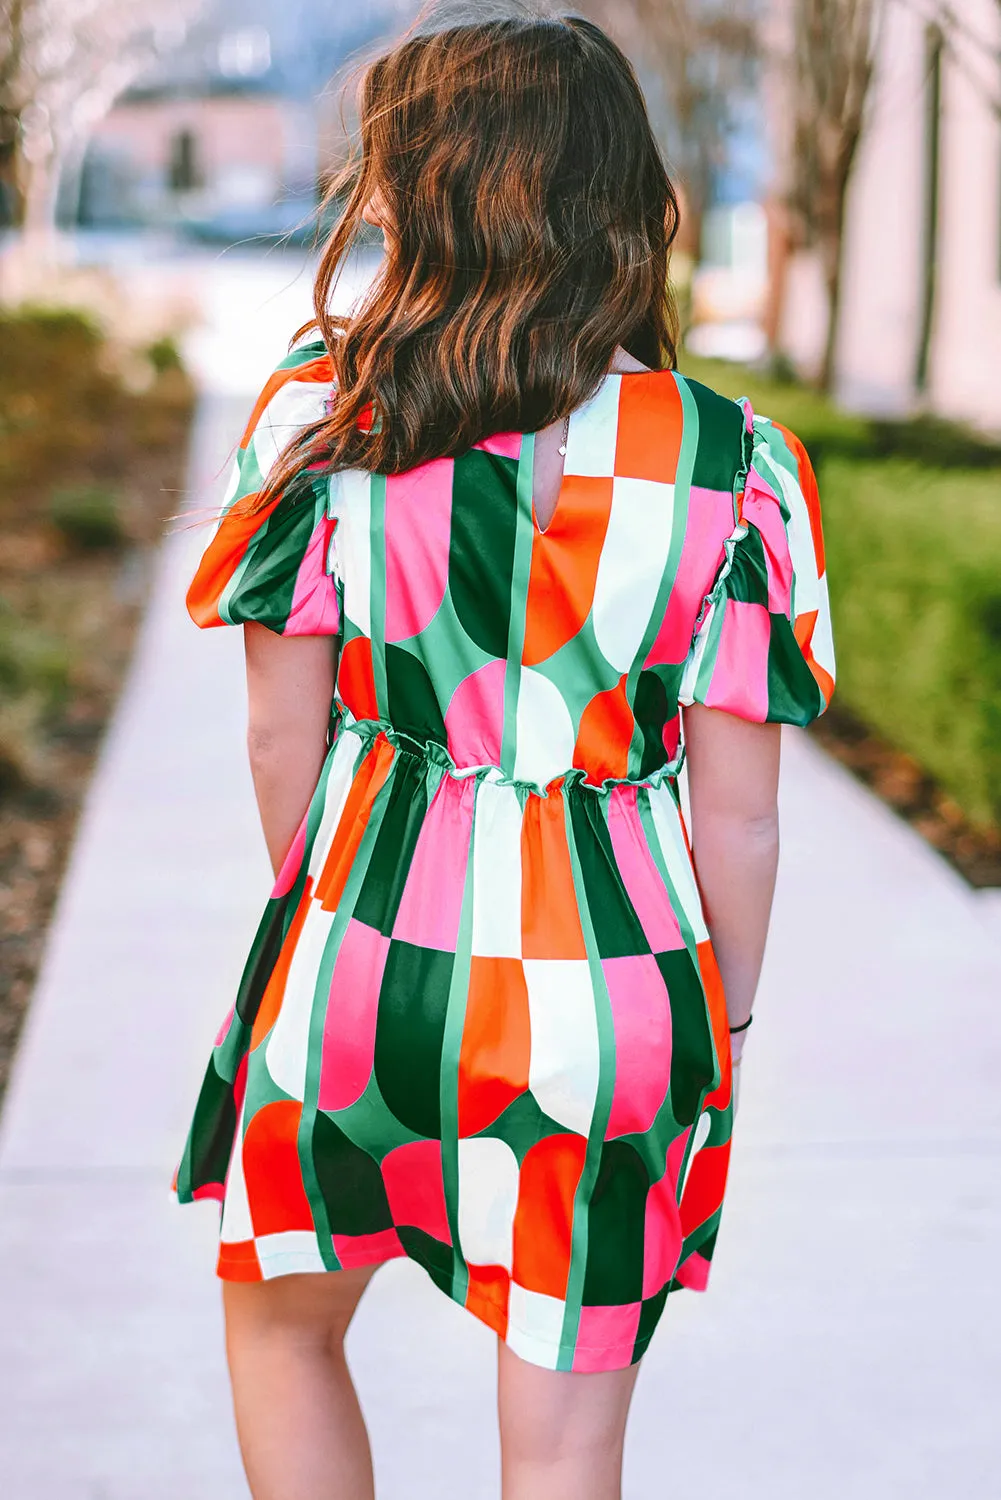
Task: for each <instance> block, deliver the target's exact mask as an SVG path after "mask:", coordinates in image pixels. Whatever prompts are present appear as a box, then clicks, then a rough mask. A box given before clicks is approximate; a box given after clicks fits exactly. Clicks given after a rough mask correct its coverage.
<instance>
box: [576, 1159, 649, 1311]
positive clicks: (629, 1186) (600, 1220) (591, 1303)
mask: <svg viewBox="0 0 1001 1500" xmlns="http://www.w3.org/2000/svg"><path fill="white" fill-rule="evenodd" d="M649 1187H650V1179H649V1177H648V1176H647V1170H646V1167H645V1166H644V1165H643V1163H642V1162H641V1161H640V1158H639V1156H638V1155H637V1154H636V1152H635V1151H634V1150H633V1148H632V1146H630V1145H627V1143H626V1142H625V1141H621V1140H617V1141H605V1142H604V1144H603V1145H602V1148H601V1161H600V1163H599V1166H598V1175H597V1178H596V1180H595V1184H594V1189H593V1192H592V1194H591V1202H590V1204H589V1206H588V1213H587V1264H586V1267H585V1271H584V1294H583V1304H584V1306H585V1307H610V1306H612V1305H613V1304H614V1305H621V1304H623V1303H627V1302H639V1301H640V1299H641V1297H642V1295H643V1229H644V1225H645V1221H646V1195H647V1192H648V1190H649Z"/></svg>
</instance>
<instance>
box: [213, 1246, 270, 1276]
mask: <svg viewBox="0 0 1001 1500" xmlns="http://www.w3.org/2000/svg"><path fill="white" fill-rule="evenodd" d="M216 1275H217V1276H218V1277H219V1278H220V1280H222V1281H263V1280H264V1273H263V1272H262V1270H261V1262H260V1260H259V1259H258V1256H257V1243H256V1241H255V1240H230V1241H228V1242H227V1241H225V1240H224V1241H223V1242H222V1243H221V1244H220V1246H219V1258H218V1260H217V1261H216Z"/></svg>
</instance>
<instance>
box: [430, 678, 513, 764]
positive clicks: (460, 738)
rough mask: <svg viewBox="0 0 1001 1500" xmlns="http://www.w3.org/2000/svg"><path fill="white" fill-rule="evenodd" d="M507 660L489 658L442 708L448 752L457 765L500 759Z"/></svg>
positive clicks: (463, 680) (497, 760) (490, 761)
mask: <svg viewBox="0 0 1001 1500" xmlns="http://www.w3.org/2000/svg"><path fill="white" fill-rule="evenodd" d="M506 671H507V662H506V661H503V660H502V659H501V658H498V659H497V660H496V661H488V662H487V663H486V665H485V666H482V667H478V668H477V669H476V671H475V672H470V674H469V676H468V677H464V678H463V679H462V681H461V682H460V683H459V686H458V687H457V688H456V690H455V692H454V693H453V694H452V697H451V700H450V702H449V705H448V708H447V710H446V712H445V729H446V731H447V733H448V749H449V754H450V755H451V757H452V759H453V760H454V761H455V764H456V765H457V766H460V767H465V766H496V765H498V764H499V763H500V755H501V737H502V736H503V733H504V675H505V673H506Z"/></svg>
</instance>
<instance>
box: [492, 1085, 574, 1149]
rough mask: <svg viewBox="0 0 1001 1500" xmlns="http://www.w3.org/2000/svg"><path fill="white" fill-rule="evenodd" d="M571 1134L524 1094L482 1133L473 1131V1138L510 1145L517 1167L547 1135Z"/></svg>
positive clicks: (530, 1097)
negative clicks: (516, 1160) (474, 1134)
mask: <svg viewBox="0 0 1001 1500" xmlns="http://www.w3.org/2000/svg"><path fill="white" fill-rule="evenodd" d="M573 1133H574V1132H573V1131H572V1130H570V1129H569V1127H568V1126H566V1125H560V1124H559V1123H558V1121H556V1120H554V1119H552V1117H551V1116H550V1115H547V1114H546V1112H545V1110H543V1109H540V1107H539V1104H538V1101H537V1100H536V1097H535V1095H534V1094H533V1093H531V1092H528V1091H526V1092H525V1093H524V1094H519V1095H518V1097H517V1098H516V1099H512V1100H511V1103H510V1104H509V1105H508V1106H507V1108H506V1109H505V1110H503V1111H502V1112H501V1114H499V1115H498V1116H497V1118H496V1120H493V1121H492V1122H491V1123H490V1124H489V1125H488V1126H487V1127H486V1128H485V1129H484V1130H480V1131H478V1132H477V1134H476V1136H475V1137H474V1139H477V1140H481V1139H488V1140H496V1141H504V1143H505V1144H506V1145H508V1146H510V1148H511V1150H512V1151H513V1152H514V1154H515V1156H516V1157H517V1158H518V1165H519V1166H521V1163H522V1162H523V1161H524V1160H525V1157H526V1156H527V1155H528V1153H529V1151H531V1149H532V1147H533V1146H537V1145H538V1144H539V1142H540V1141H544V1140H545V1139H546V1138H547V1137H548V1136H551V1135H573Z"/></svg>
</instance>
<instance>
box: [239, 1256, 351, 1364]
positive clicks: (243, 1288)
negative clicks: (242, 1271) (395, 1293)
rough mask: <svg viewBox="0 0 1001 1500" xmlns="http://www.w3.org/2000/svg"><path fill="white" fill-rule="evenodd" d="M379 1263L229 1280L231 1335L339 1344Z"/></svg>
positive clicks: (243, 1339)
mask: <svg viewBox="0 0 1001 1500" xmlns="http://www.w3.org/2000/svg"><path fill="white" fill-rule="evenodd" d="M375 1270H376V1267H374V1266H362V1267H358V1268H356V1269H354V1270H350V1271H327V1272H322V1271H321V1272H306V1273H302V1274H295V1275H291V1276H276V1277H274V1278H273V1279H272V1280H270V1281H253V1282H241V1281H224V1282H223V1307H224V1309H225V1313H226V1338H227V1343H229V1344H230V1346H232V1344H233V1343H234V1342H238V1343H246V1342H248V1341H250V1342H253V1343H257V1342H265V1341H268V1340H271V1339H278V1340H281V1341H283V1342H291V1343H296V1344H301V1345H312V1346H322V1347H325V1348H328V1349H329V1348H336V1346H337V1345H338V1344H339V1343H340V1341H341V1340H342V1339H343V1338H344V1335H345V1333H346V1332H347V1329H348V1324H349V1323H350V1322H351V1319H352V1317H353V1316H354V1313H355V1309H356V1308H357V1306H358V1303H359V1302H360V1301H361V1297H362V1294H363V1292H364V1291H365V1288H366V1287H367V1286H368V1283H369V1282H370V1281H371V1279H372V1276H373V1275H374V1273H375Z"/></svg>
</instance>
